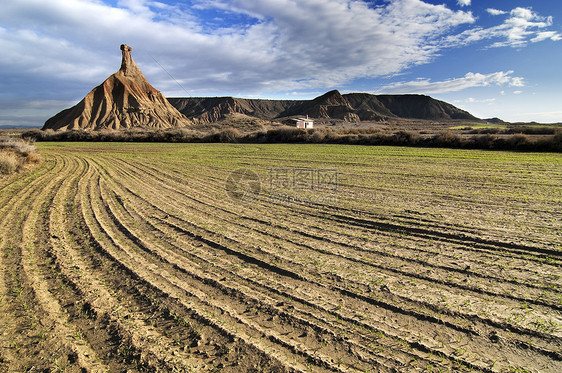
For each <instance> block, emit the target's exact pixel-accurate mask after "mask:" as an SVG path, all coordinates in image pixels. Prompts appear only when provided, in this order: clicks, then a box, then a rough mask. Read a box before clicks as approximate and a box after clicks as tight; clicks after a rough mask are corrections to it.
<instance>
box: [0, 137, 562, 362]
mask: <svg viewBox="0 0 562 373" xmlns="http://www.w3.org/2000/svg"><path fill="white" fill-rule="evenodd" d="M320 148H321V147H319V146H314V145H308V146H306V145H290V146H268V145H244V146H237V145H202V144H199V145H194V144H177V145H175V144H95V143H90V144H72V143H66V144H41V146H40V150H41V153H42V155H43V158H44V162H43V163H42V164H41V165H40V166H38V167H37V168H35V169H34V170H32V171H28V172H26V173H23V174H20V175H17V176H13V177H10V178H4V179H2V180H0V201H1V202H0V238H1V241H0V273H1V275H0V326H1V328H0V371H6V372H8V371H9V372H12V371H58V370H60V371H63V370H64V371H69V372H73V371H77V372H78V371H94V372H97V371H104V372H106V371H111V372H119V371H123V372H124V371H193V372H196V371H224V372H240V371H272V372H285V371H338V372H339V371H341V372H365V371H371V372H375V371H377V372H379V371H381V372H385V371H393V372H394V371H403V372H412V371H486V372H504V371H531V372H538V371H540V372H559V371H562V349H561V346H562V339H561V337H562V329H561V326H562V316H561V310H562V296H561V293H560V286H561V285H562V279H561V278H560V276H561V274H562V272H561V270H560V265H561V259H562V255H561V254H562V250H561V247H562V246H561V243H562V239H561V228H562V227H561V225H562V223H561V221H562V219H561V217H562V209H561V204H560V202H561V199H562V187H561V185H562V167H561V164H562V160H561V158H560V157H559V156H549V157H546V156H545V157H544V160H542V161H541V159H540V158H537V157H530V156H525V155H517V154H509V155H503V156H502V155H501V153H492V152H488V153H486V152H474V153H470V152H468V151H455V150H450V151H447V152H444V153H439V152H437V151H436V150H430V149H422V150H419V149H418V150H415V151H414V150H402V151H401V152H398V151H389V150H387V148H374V147H373V148H366V149H365V148H362V147H351V146H350V147H346V146H343V147H342V146H340V147H338V146H333V147H328V148H322V150H318V149H320ZM326 149H327V150H326ZM358 149H360V151H361V152H364V154H356V152H357V151H359V150H358ZM397 149H398V148H397ZM409 152H410V153H409ZM423 152H427V154H425V153H423ZM303 153H306V157H304V158H303ZM471 154H474V157H472V158H471ZM506 154H507V153H506ZM461 155H462V156H461ZM414 163H415V166H414ZM241 168H242V169H247V170H251V171H252V172H256V174H258V175H259V176H260V177H261V189H260V190H259V191H256V190H254V189H250V190H248V193H250V194H249V195H245V197H244V198H238V197H239V195H234V197H233V196H232V194H231V195H230V197H229V195H228V193H227V192H226V190H225V189H228V187H229V186H228V183H227V180H228V177H229V174H231V172H232V171H233V170H235V169H241ZM296 169H300V170H303V169H304V170H305V171H311V172H312V173H314V172H317V173H321V172H323V171H325V170H329V171H330V172H331V171H333V170H337V174H338V179H337V185H323V186H324V187H325V188H324V189H322V188H321V187H320V188H319V186H318V185H315V186H313V185H312V184H301V185H300V187H298V188H297V187H296V186H295V184H294V181H295V180H294V179H293V181H292V184H291V183H289V184H287V185H284V186H283V187H282V188H280V187H279V185H274V184H275V183H273V182H272V180H269V181H268V177H270V176H271V173H272V170H273V171H279V170H283V172H285V173H289V174H291V175H292V176H293V177H294V176H295V170H296ZM277 174H279V173H278V172H277ZM277 181H279V180H277ZM286 181H288V179H287V180H286ZM240 182H241V184H240V185H239V187H241V188H244V185H243V180H242V181H240Z"/></svg>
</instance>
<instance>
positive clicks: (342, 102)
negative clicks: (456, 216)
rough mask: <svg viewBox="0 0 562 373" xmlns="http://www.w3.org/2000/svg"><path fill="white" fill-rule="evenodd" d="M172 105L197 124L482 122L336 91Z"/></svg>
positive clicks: (402, 100)
mask: <svg viewBox="0 0 562 373" xmlns="http://www.w3.org/2000/svg"><path fill="white" fill-rule="evenodd" d="M170 103H171V104H172V105H173V106H174V107H176V108H177V109H178V110H179V111H180V112H181V113H182V114H184V115H185V116H186V117H188V118H190V119H191V120H193V121H194V122H196V123H211V122H216V121H218V120H221V119H224V118H226V117H227V116H228V115H231V114H244V115H248V116H253V117H257V118H260V119H265V120H279V119H283V118H287V117H294V116H302V115H308V116H310V117H312V118H322V119H339V120H344V121H348V122H357V121H384V120H388V119H393V118H414V119H426V120H452V119H467V120H478V118H475V117H474V116H472V115H471V114H470V113H468V112H466V111H464V110H461V109H459V108H457V107H455V106H453V105H451V104H448V103H446V102H443V101H439V100H436V99H434V98H431V97H429V96H424V95H372V94H369V93H348V94H345V95H342V94H340V92H338V91H337V90H333V91H330V92H327V93H325V94H323V95H322V96H319V97H317V98H315V99H313V100H260V99H244V98H234V97H185V98H181V97H178V98H170Z"/></svg>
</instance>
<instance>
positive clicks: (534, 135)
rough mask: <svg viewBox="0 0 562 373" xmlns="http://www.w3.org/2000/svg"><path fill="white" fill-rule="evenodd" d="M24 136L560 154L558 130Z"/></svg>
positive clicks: (230, 130) (31, 134) (34, 134)
mask: <svg viewBox="0 0 562 373" xmlns="http://www.w3.org/2000/svg"><path fill="white" fill-rule="evenodd" d="M469 128H470V127H469ZM23 137H24V138H29V139H34V140H37V141H112V142H113V141H118V142H121V141H126V142H218V143H220V142H225V143H325V144H349V145H392V146H415V147H442V148H461V149H486V150H516V151H541V152H562V129H560V128H555V127H546V128H541V127H510V128H504V129H502V128H484V129H477V130H471V131H468V133H467V131H462V130H460V131H453V130H436V131H433V132H429V133H428V132H426V131H419V130H395V129H394V130H393V129H392V128H385V129H381V128H377V127H358V128H354V127H333V128H332V127H321V128H314V129H302V128H295V127H287V126H273V127H265V126H261V127H260V128H258V129H255V128H252V129H251V130H245V131H242V130H240V129H238V128H234V127H229V126H224V127H223V128H221V127H212V128H207V129H204V128H197V127H194V128H189V129H188V128H175V129H167V130H143V129H131V130H122V131H112V130H106V131H98V132H91V131H83V130H73V131H57V132H55V131H52V130H47V131H41V130H32V131H27V132H25V133H24V134H23Z"/></svg>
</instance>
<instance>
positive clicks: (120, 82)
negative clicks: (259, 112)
mask: <svg viewBox="0 0 562 373" xmlns="http://www.w3.org/2000/svg"><path fill="white" fill-rule="evenodd" d="M131 50H132V48H131V47H129V46H128V45H126V44H122V45H121V54H122V60H121V68H120V69H119V71H117V72H116V73H115V74H113V75H111V76H110V77H109V78H107V79H106V80H105V81H104V82H103V83H102V84H100V85H99V86H97V87H96V88H94V89H93V90H92V91H91V92H90V93H88V94H87V95H86V97H84V98H83V99H82V101H80V102H79V103H78V104H76V105H75V106H73V107H71V108H69V109H66V110H63V111H61V112H60V113H58V114H57V115H55V116H54V117H52V118H50V119H49V120H47V121H46V122H45V125H44V126H43V129H49V128H50V129H55V130H59V129H63V130H69V129H84V130H100V129H124V128H133V127H141V128H170V127H183V126H187V125H190V124H192V122H191V121H190V120H189V119H187V118H186V117H184V116H183V114H181V113H180V112H179V111H177V110H176V109H175V108H174V107H173V106H172V105H171V104H170V103H169V102H168V100H167V99H166V98H165V97H164V95H163V94H162V93H161V92H160V91H158V90H157V89H156V88H154V87H153V86H151V85H150V83H148V81H147V80H146V78H145V77H144V75H143V73H142V72H141V71H140V69H139V67H138V66H137V64H136V63H135V61H134V60H133V57H132V56H131Z"/></svg>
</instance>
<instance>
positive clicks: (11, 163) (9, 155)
mask: <svg viewBox="0 0 562 373" xmlns="http://www.w3.org/2000/svg"><path fill="white" fill-rule="evenodd" d="M19 167H20V162H19V159H18V156H17V154H16V153H15V152H13V151H0V175H9V174H12V173H14V172H16V171H17V169H18V168H19Z"/></svg>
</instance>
